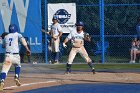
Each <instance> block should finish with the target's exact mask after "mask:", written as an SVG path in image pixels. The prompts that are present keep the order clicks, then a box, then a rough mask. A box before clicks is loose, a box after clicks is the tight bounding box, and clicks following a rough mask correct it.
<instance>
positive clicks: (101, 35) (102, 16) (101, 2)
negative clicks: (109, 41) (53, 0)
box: [99, 0, 105, 63]
mask: <svg viewBox="0 0 140 93" xmlns="http://www.w3.org/2000/svg"><path fill="white" fill-rule="evenodd" d="M99 2H100V3H99V5H100V41H101V42H102V43H101V45H102V63H104V58H105V52H104V51H105V50H104V0H100V1H99Z"/></svg>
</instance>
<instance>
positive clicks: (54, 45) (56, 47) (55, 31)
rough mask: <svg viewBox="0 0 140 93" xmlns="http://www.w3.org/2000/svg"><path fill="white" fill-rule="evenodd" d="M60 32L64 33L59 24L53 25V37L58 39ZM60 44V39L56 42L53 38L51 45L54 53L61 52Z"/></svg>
mask: <svg viewBox="0 0 140 93" xmlns="http://www.w3.org/2000/svg"><path fill="white" fill-rule="evenodd" d="M60 31H62V28H61V26H60V24H59V23H55V24H52V26H51V35H52V37H57V36H58V35H59V32H60ZM59 43H60V38H59V37H58V38H57V39H56V40H54V39H53V38H52V42H51V45H52V51H53V52H59V51H60V50H59Z"/></svg>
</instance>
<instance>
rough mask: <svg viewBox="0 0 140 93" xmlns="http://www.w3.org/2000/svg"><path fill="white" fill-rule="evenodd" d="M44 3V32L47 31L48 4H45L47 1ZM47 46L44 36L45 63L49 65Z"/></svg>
mask: <svg viewBox="0 0 140 93" xmlns="http://www.w3.org/2000/svg"><path fill="white" fill-rule="evenodd" d="M44 3H45V6H44V9H45V11H44V15H45V17H44V20H45V21H44V26H45V31H47V29H48V13H47V12H48V9H47V6H48V2H47V0H44ZM47 46H48V42H47V35H46V34H45V62H46V64H49V62H48V48H47Z"/></svg>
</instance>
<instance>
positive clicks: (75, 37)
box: [67, 30, 84, 46]
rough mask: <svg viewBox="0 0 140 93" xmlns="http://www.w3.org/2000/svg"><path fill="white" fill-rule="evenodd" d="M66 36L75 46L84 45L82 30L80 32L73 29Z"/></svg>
mask: <svg viewBox="0 0 140 93" xmlns="http://www.w3.org/2000/svg"><path fill="white" fill-rule="evenodd" d="M67 38H68V39H69V40H71V42H72V44H73V45H74V44H75V45H77V46H79V45H84V32H83V31H82V32H81V33H78V32H77V31H76V30H73V31H71V32H70V34H69V35H68V36H67ZM75 45H74V46H75Z"/></svg>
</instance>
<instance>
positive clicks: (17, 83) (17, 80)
mask: <svg viewBox="0 0 140 93" xmlns="http://www.w3.org/2000/svg"><path fill="white" fill-rule="evenodd" d="M15 82H16V85H17V86H21V82H20V80H19V78H15Z"/></svg>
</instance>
